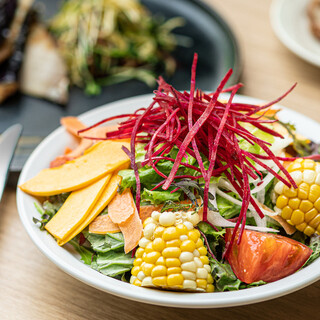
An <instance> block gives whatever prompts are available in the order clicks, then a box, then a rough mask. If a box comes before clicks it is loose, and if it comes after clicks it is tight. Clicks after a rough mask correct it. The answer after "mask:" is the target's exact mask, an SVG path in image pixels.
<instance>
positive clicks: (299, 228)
mask: <svg viewBox="0 0 320 320" xmlns="http://www.w3.org/2000/svg"><path fill="white" fill-rule="evenodd" d="M306 227H307V224H306V223H305V222H302V223H300V224H297V225H296V229H298V230H299V231H301V232H304V229H305V228H306Z"/></svg>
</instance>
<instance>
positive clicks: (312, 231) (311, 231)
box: [303, 226, 315, 237]
mask: <svg viewBox="0 0 320 320" xmlns="http://www.w3.org/2000/svg"><path fill="white" fill-rule="evenodd" d="M303 232H304V233H305V234H306V235H307V236H309V237H311V236H312V235H313V234H314V233H315V230H314V229H313V228H312V227H310V226H307V227H306V228H305V229H304V230H303Z"/></svg>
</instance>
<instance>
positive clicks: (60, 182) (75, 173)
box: [19, 141, 130, 196]
mask: <svg viewBox="0 0 320 320" xmlns="http://www.w3.org/2000/svg"><path fill="white" fill-rule="evenodd" d="M122 146H125V147H127V148H129V144H128V143H126V142H115V141H101V142H98V143H96V144H95V145H93V146H92V147H91V148H90V149H88V150H87V151H86V152H85V154H84V155H83V156H81V157H79V158H76V159H74V160H72V161H69V162H67V163H65V164H64V165H62V166H60V167H56V168H50V169H43V170H41V171H40V172H39V173H38V175H36V176H35V177H34V178H32V179H30V180H28V181H27V182H25V183H24V184H22V185H20V186H19V187H20V189H21V190H22V191H24V192H26V193H29V194H32V195H35V196H51V195H55V194H60V193H62V192H69V191H74V190H78V189H82V188H84V187H86V186H88V185H90V184H92V183H93V182H95V181H97V180H99V179H100V178H101V177H103V176H105V175H107V174H108V173H110V172H113V171H115V170H116V169H118V168H119V167H120V166H122V165H125V164H129V162H130V160H129V158H128V156H127V155H126V154H125V153H124V151H123V150H122V149H121V148H122Z"/></svg>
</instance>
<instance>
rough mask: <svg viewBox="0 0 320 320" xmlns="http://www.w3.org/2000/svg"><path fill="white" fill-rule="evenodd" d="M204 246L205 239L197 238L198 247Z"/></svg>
mask: <svg viewBox="0 0 320 320" xmlns="http://www.w3.org/2000/svg"><path fill="white" fill-rule="evenodd" d="M202 246H203V241H202V240H201V239H200V238H199V239H198V240H197V242H196V248H197V249H198V248H200V247H202Z"/></svg>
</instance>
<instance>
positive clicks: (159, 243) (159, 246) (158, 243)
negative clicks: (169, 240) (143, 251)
mask: <svg viewBox="0 0 320 320" xmlns="http://www.w3.org/2000/svg"><path fill="white" fill-rule="evenodd" d="M165 247H166V243H165V241H164V240H163V239H162V238H155V239H154V240H153V241H152V248H153V250H155V251H158V252H161V251H162V250H163V249H164V248H165Z"/></svg>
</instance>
